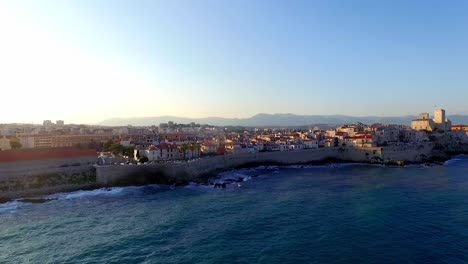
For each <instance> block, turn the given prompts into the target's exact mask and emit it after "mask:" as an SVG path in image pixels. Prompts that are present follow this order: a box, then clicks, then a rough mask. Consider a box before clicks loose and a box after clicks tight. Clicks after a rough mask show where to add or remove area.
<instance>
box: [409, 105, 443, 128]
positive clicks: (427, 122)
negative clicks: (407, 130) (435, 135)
mask: <svg viewBox="0 0 468 264" xmlns="http://www.w3.org/2000/svg"><path fill="white" fill-rule="evenodd" d="M451 127H452V122H451V121H450V120H449V119H448V118H447V117H446V116H445V110H444V109H435V110H434V118H433V119H431V118H430V117H429V114H428V113H422V114H420V115H419V117H418V118H417V119H414V120H412V121H411V129H414V130H426V131H434V130H436V129H438V130H442V131H449V130H451Z"/></svg>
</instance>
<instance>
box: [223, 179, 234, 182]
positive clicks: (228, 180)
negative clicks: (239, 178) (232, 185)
mask: <svg viewBox="0 0 468 264" xmlns="http://www.w3.org/2000/svg"><path fill="white" fill-rule="evenodd" d="M224 181H225V182H235V181H236V180H234V179H224Z"/></svg>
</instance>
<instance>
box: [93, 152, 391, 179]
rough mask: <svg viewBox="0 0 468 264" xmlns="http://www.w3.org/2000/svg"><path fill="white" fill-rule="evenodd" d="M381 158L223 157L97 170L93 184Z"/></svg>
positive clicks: (311, 154)
mask: <svg viewBox="0 0 468 264" xmlns="http://www.w3.org/2000/svg"><path fill="white" fill-rule="evenodd" d="M376 157H377V158H380V159H381V158H382V149H381V148H365V149H364V148H362V149H360V148H322V149H316V150H313V149H305V150H295V151H278V152H262V153H254V154H242V155H224V156H215V157H210V158H203V159H199V160H195V161H192V162H183V163H169V164H140V165H124V166H97V168H96V169H97V175H96V177H97V183H98V184H100V185H104V186H115V185H128V184H145V183H175V184H178V183H180V184H183V183H186V182H188V181H203V180H206V179H207V178H208V177H210V176H212V175H213V174H214V173H216V172H219V171H224V170H228V169H233V168H238V167H245V166H251V165H260V164H282V165H288V164H304V163H312V162H319V161H324V160H341V161H349V162H370V161H371V160H372V158H376Z"/></svg>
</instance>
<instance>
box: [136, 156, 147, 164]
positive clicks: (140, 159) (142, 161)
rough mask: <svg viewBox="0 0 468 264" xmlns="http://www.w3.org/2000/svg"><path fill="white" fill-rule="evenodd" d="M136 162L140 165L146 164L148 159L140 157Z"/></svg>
mask: <svg viewBox="0 0 468 264" xmlns="http://www.w3.org/2000/svg"><path fill="white" fill-rule="evenodd" d="M138 162H141V163H145V162H148V158H147V157H141V158H139V159H138Z"/></svg>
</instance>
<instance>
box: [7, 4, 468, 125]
mask: <svg viewBox="0 0 468 264" xmlns="http://www.w3.org/2000/svg"><path fill="white" fill-rule="evenodd" d="M467 11H468V3H467V2H466V1H450V2H448V3H447V2H441V1H412V2H408V1H389V2H381V1H352V2H347V1H283V2H280V1H246V0H242V1H208V0H207V1H135V2H130V1H98V2H96V1H0V34H1V36H2V41H0V58H1V60H0V72H1V78H0V87H1V90H2V92H3V95H4V96H2V97H3V98H7V99H6V100H2V104H0V111H1V112H2V113H10V114H8V115H5V114H3V115H1V117H0V123H7V122H34V123H41V122H42V120H44V119H52V120H59V119H62V120H67V122H69V123H73V122H75V123H97V122H100V121H102V120H105V119H108V118H114V117H145V116H161V115H174V116H184V117H208V116H220V117H236V118H245V117H250V116H253V115H255V114H257V113H294V114H305V115H328V114H346V115H357V116H368V115H377V116H406V115H416V114H418V113H420V112H425V111H431V109H432V108H433V107H434V106H439V107H443V108H445V109H447V110H448V111H450V114H468V108H467V107H466V98H468V89H467V84H468V75H467V74H466V72H467V69H468V52H467V48H466V47H468V34H467V31H466V29H467V26H468V18H467V17H466V13H467ZM5 95H6V96H5Z"/></svg>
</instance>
